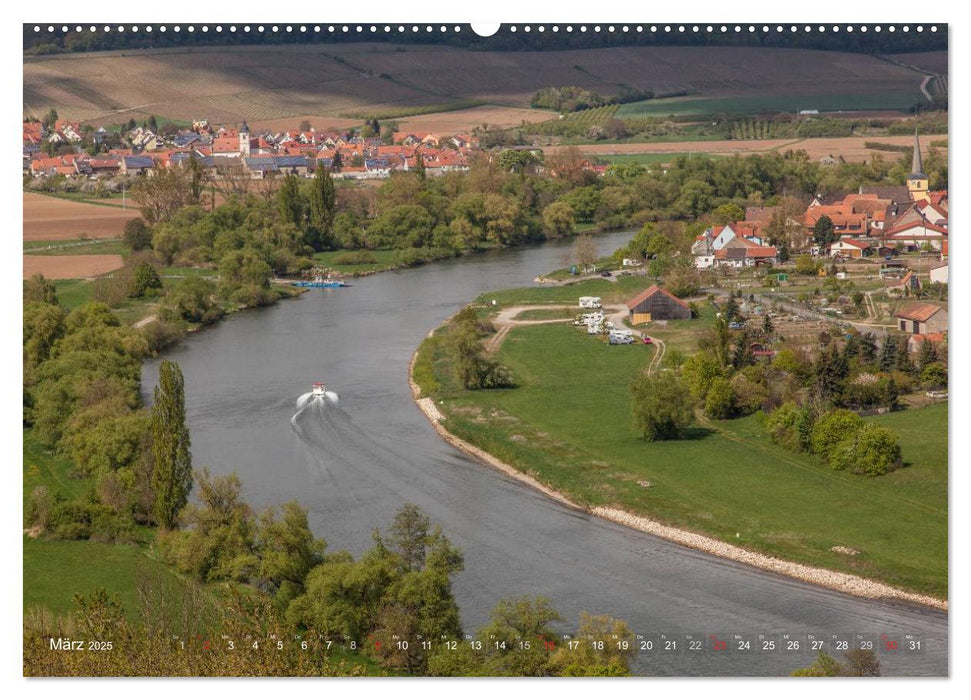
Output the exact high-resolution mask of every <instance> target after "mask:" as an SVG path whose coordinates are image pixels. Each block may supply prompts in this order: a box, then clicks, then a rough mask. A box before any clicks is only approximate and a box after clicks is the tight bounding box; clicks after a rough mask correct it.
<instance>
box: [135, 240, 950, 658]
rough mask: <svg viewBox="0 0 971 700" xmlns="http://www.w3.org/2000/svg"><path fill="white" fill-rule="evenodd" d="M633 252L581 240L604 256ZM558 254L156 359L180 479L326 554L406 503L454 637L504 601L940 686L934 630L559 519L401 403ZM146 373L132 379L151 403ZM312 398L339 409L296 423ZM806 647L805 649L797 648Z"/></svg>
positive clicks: (357, 285)
mask: <svg viewBox="0 0 971 700" xmlns="http://www.w3.org/2000/svg"><path fill="white" fill-rule="evenodd" d="M629 235H630V234H623V233H617V234H607V235H602V236H599V237H598V238H597V241H598V247H599V249H600V251H601V253H604V252H607V251H610V250H613V249H614V248H616V247H618V246H620V245H622V244H623V243H625V242H626V240H627V239H628V238H629ZM571 246H572V242H570V241H560V242H552V243H547V244H543V245H540V246H536V247H530V248H523V249H517V250H505V251H494V252H489V253H484V254H481V255H476V256H473V257H470V258H465V259H462V260H456V261H448V262H441V263H435V264H432V265H427V266H425V267H421V268H416V269H412V270H404V271H400V272H388V273H382V274H379V275H375V276H372V277H366V278H362V279H358V280H354V286H353V287H350V288H345V289H333V290H312V291H311V292H310V293H307V294H304V295H303V296H302V297H301V298H299V299H296V300H292V301H285V302H281V303H280V304H278V305H276V306H274V307H271V308H267V309H260V310H254V311H247V312H244V313H240V314H236V315H234V316H232V317H230V318H227V319H225V320H224V321H222V322H220V323H219V324H217V325H216V326H215V327H213V328H209V329H207V330H205V331H203V332H201V333H199V334H197V335H194V336H192V337H190V338H189V339H188V340H186V341H185V342H184V343H182V344H181V345H179V346H178V347H176V348H174V349H172V350H171V351H169V352H167V353H166V357H167V358H168V359H171V360H174V361H176V362H178V363H179V364H180V366H181V367H182V371H183V372H184V374H185V383H186V402H187V413H188V419H189V424H190V429H191V432H192V454H193V460H194V464H195V466H196V467H197V468H198V467H202V466H208V467H209V469H210V470H211V471H213V472H214V473H227V472H231V471H235V472H237V473H238V474H239V476H240V478H241V479H242V481H243V486H244V490H245V495H246V498H247V499H248V501H249V502H250V503H251V504H252V505H253V506H254V507H257V508H259V507H262V506H265V505H269V504H279V503H282V502H284V501H287V500H290V499H297V500H298V501H299V502H300V503H301V504H302V505H304V506H305V507H307V508H309V512H310V523H311V525H312V527H313V529H314V532H315V533H316V534H317V535H318V536H321V537H323V538H325V539H326V540H327V542H328V544H329V549H330V550H331V551H333V550H336V549H348V550H350V551H352V552H354V553H360V552H362V551H363V550H365V549H367V548H368V547H369V546H370V544H371V531H372V529H373V528H374V527H375V526H382V527H383V526H384V525H386V524H387V522H388V521H389V519H390V518H391V517H392V515H393V514H394V512H395V510H396V509H397V508H398V507H400V506H401V505H402V504H404V503H407V502H411V503H416V504H418V505H419V506H420V507H421V508H422V509H423V510H424V511H425V512H426V513H427V514H428V515H429V516H430V517H431V518H432V520H433V521H434V522H437V523H440V524H441V525H442V526H443V528H444V530H445V532H446V534H447V535H448V536H449V537H450V538H451V539H452V541H453V542H454V543H455V544H456V545H458V546H459V547H461V549H462V550H463V552H464V553H465V570H464V571H463V572H462V573H461V574H459V575H458V576H457V578H456V580H455V587H454V590H455V595H456V597H457V599H458V601H459V605H460V607H461V612H462V621H463V627H464V628H465V629H466V631H474V630H475V629H476V628H478V627H479V626H480V625H482V624H483V623H484V622H485V621H486V620H487V619H488V614H489V611H490V610H491V608H492V607H493V606H494V604H495V603H496V602H497V601H498V600H500V599H501V598H506V597H512V596H524V595H528V596H536V595H542V596H545V597H547V598H549V599H550V600H551V601H552V603H553V605H554V606H555V607H556V609H557V610H558V611H559V612H560V614H561V615H562V616H563V617H564V619H565V620H566V621H567V622H568V626H569V627H564V631H566V629H568V628H573V626H575V624H576V620H577V618H578V616H579V614H580V612H581V611H584V610H586V611H589V612H591V613H610V614H612V615H614V616H616V617H620V618H623V619H625V620H627V621H628V622H629V624H630V625H631V627H632V629H633V630H634V631H635V632H637V633H640V634H644V635H645V636H649V635H653V634H658V633H666V634H672V635H677V634H685V633H693V634H697V635H708V634H717V635H719V636H720V637H724V636H725V635H731V634H745V635H751V634H760V633H762V634H782V633H790V634H794V635H803V636H804V635H806V634H810V633H812V634H817V635H829V634H833V633H839V634H854V633H868V634H875V635H879V634H881V633H885V634H888V635H891V636H901V635H904V634H914V635H917V636H918V637H919V638H920V639H921V641H922V644H923V648H924V652H923V653H922V654H919V655H914V654H906V653H904V652H898V653H896V654H894V655H888V654H883V655H882V656H881V662H882V665H883V670H884V673H885V674H886V675H897V674H900V675H945V674H946V673H947V671H948V665H947V652H948V647H947V644H948V641H947V615H946V614H943V613H940V612H935V611H930V610H925V609H921V608H916V607H910V606H904V605H899V604H890V603H883V602H871V601H864V600H860V599H857V598H853V597H851V596H846V595H841V594H839V593H835V592H832V591H828V590H824V589H820V588H816V587H812V586H809V585H806V584H803V583H799V582H797V581H792V580H789V579H786V578H783V577H781V576H777V575H774V574H769V573H765V572H762V571H759V570H756V569H753V568H749V567H747V566H742V565H739V564H735V563H732V562H727V561H722V560H720V559H718V558H716V557H713V556H709V555H706V554H702V553H699V552H696V551H693V550H691V549H686V548H683V547H680V546H677V545H674V544H671V543H668V542H665V541H664V540H660V539H657V538H655V537H652V536H649V535H647V534H643V533H639V532H635V531H632V530H628V529H625V528H623V527H620V526H619V525H614V524H612V523H609V522H605V521H601V520H599V519H596V518H593V517H590V516H587V515H585V514H583V513H578V512H576V511H573V510H570V509H569V508H566V507H564V506H561V505H559V504H557V503H555V502H553V501H551V500H549V499H547V498H545V497H543V496H542V495H540V494H538V493H536V492H534V491H532V490H531V489H529V488H527V487H525V486H523V485H522V484H520V483H518V482H516V481H513V480H511V479H509V478H507V477H505V476H504V475H502V474H500V473H498V472H495V471H493V470H491V469H489V468H487V467H485V466H482V465H480V464H478V463H476V462H473V461H471V460H469V459H468V458H466V457H465V456H464V455H463V454H462V453H460V452H459V451H457V450H456V449H454V448H452V447H451V446H449V445H447V444H446V443H444V442H443V441H442V440H441V439H440V438H439V437H438V435H437V434H436V433H435V432H434V430H433V429H432V427H431V426H430V425H429V423H428V421H427V420H426V419H425V417H424V416H423V415H422V414H421V412H420V411H419V410H418V408H417V407H416V406H415V404H414V402H413V401H412V397H411V393H410V390H409V388H408V381H407V369H408V363H409V360H410V358H411V355H412V353H413V351H414V350H415V348H416V347H417V346H418V344H419V343H420V342H421V340H422V338H423V337H424V336H425V334H426V333H427V332H428V331H429V330H431V329H432V328H435V327H436V326H438V325H439V324H440V323H441V322H442V320H443V319H445V318H446V317H447V316H448V315H449V314H451V313H452V312H454V311H455V310H457V309H458V308H460V307H461V306H462V305H463V304H465V303H468V302H469V301H471V300H472V299H474V298H475V297H476V296H478V295H479V294H480V293H482V292H485V291H488V290H490V289H497V288H502V287H511V286H524V285H529V284H532V280H533V278H534V277H536V276H537V275H538V274H540V273H543V272H546V271H549V270H551V269H554V268H557V267H562V266H563V264H564V263H563V261H564V255H565V254H568V253H569V252H570V249H571ZM156 377H157V361H152V362H149V363H147V364H146V366H145V369H144V372H143V390H144V391H145V392H146V394H147V393H150V391H151V387H153V386H154V384H155V381H156ZM313 381H326V382H327V384H328V387H329V388H332V389H333V390H335V391H336V392H338V393H339V394H340V409H339V410H327V411H311V412H304V413H302V414H301V415H300V416H298V418H297V419H296V420H294V421H293V422H292V423H291V419H292V418H293V417H294V414H295V413H296V410H295V401H296V399H297V398H298V397H299V396H300V395H301V394H304V393H306V392H307V391H309V388H310V384H311V382H313ZM804 646H805V645H804ZM813 657H814V654H812V653H807V652H805V651H803V652H793V653H781V652H777V653H771V654H770V653H755V652H753V653H750V654H745V653H730V654H717V653H701V654H694V653H690V652H687V651H685V652H682V653H678V654H671V655H668V654H659V653H656V652H655V653H651V654H641V655H639V656H638V659H637V661H636V662H635V669H636V671H637V673H639V674H649V675H702V676H704V675H783V674H788V673H789V672H790V671H791V670H792V669H794V668H797V667H799V666H804V665H807V664H808V663H810V662H811V660H812V658H813Z"/></svg>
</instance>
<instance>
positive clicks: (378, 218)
mask: <svg viewBox="0 0 971 700" xmlns="http://www.w3.org/2000/svg"><path fill="white" fill-rule="evenodd" d="M929 158H930V156H929ZM903 167H904V166H903V165H892V164H890V163H885V162H883V161H882V160H880V159H874V160H873V161H871V162H870V163H868V164H840V165H839V166H835V167H831V168H824V167H821V166H820V165H818V164H816V163H813V162H812V161H810V160H809V159H808V157H807V156H806V155H805V153H801V152H787V153H781V154H780V153H773V154H770V155H757V156H746V157H735V158H722V159H710V158H706V157H695V158H684V157H682V158H677V159H675V162H674V163H672V164H671V165H670V166H669V167H667V168H661V167H660V166H654V165H652V166H643V165H640V164H638V163H624V164H618V165H615V166H612V167H611V168H610V169H609V170H608V172H607V175H606V176H605V177H603V178H601V177H598V176H597V175H596V174H595V173H593V172H592V171H590V170H589V169H588V168H587V167H586V165H585V159H584V158H583V156H582V155H581V153H580V151H579V150H577V149H565V150H563V151H562V152H559V153H557V154H554V155H550V156H548V157H547V158H545V160H543V159H541V158H540V157H538V156H537V155H535V154H533V153H531V152H529V151H517V150H510V151H501V152H495V151H493V152H488V153H481V154H479V155H478V156H476V157H473V158H472V162H471V164H470V171H469V172H468V173H449V174H446V175H443V176H441V177H435V178H429V177H426V176H425V174H424V171H423V168H418V169H415V170H413V171H412V172H408V173H397V174H395V175H393V176H392V177H391V178H389V179H388V180H387V181H385V182H384V183H383V184H382V185H381V186H380V187H379V188H376V189H374V188H362V187H358V186H355V185H353V184H347V185H344V184H342V185H340V186H335V183H334V182H333V181H332V178H331V176H330V173H329V172H328V171H327V170H326V169H323V168H321V169H318V170H317V171H316V173H315V175H314V177H313V178H312V179H310V180H307V179H305V178H297V177H296V176H294V175H288V176H285V177H278V178H269V179H268V180H265V181H253V180H252V179H250V178H249V177H248V175H247V174H246V173H244V172H236V171H235V169H234V168H232V167H226V168H223V169H222V170H223V171H224V172H221V173H220V174H219V176H218V177H217V178H215V179H210V177H209V175H208V174H207V173H205V172H203V171H202V169H201V168H200V166H199V165H198V164H197V162H196V161H195V160H190V161H189V162H188V164H187V165H185V166H179V167H173V168H163V169H160V172H159V174H158V175H157V176H155V177H152V178H143V179H140V180H139V181H138V183H137V184H136V185H135V186H133V188H132V196H133V197H134V199H135V201H136V202H137V203H138V204H139V206H140V208H141V210H142V212H143V216H144V218H145V221H146V222H147V223H148V225H150V226H151V227H152V242H151V245H152V247H153V248H154V249H155V251H156V252H157V253H158V254H159V256H160V257H161V258H162V259H163V260H164V261H165V262H167V263H171V262H176V263H179V264H205V265H220V264H221V263H222V261H223V259H224V258H225V256H226V255H227V254H229V253H230V252H233V251H237V252H238V251H244V252H245V253H248V255H244V257H246V258H247V259H249V260H252V259H254V258H258V259H259V260H261V261H262V262H263V263H265V264H266V265H268V266H269V268H270V269H271V270H272V271H273V272H274V273H276V274H298V273H300V272H301V271H304V270H306V269H309V267H311V266H312V261H311V257H312V256H313V254H314V253H315V252H318V251H321V250H332V249H348V250H357V249H396V250H398V251H400V252H399V255H400V259H401V260H400V262H401V263H402V264H408V263H409V262H412V263H413V262H420V261H422V260H426V259H434V258H440V257H447V256H452V255H457V254H461V253H463V252H467V251H470V250H476V249H478V248H481V247H483V246H493V245H501V246H508V245H517V244H520V243H524V242H528V241H532V240H539V239H543V238H547V237H559V236H563V235H569V234H570V233H572V232H573V229H574V227H575V224H576V223H577V222H588V223H593V224H596V225H597V226H599V227H600V228H606V229H611V228H622V227H625V226H631V225H636V226H640V225H642V224H644V223H645V222H660V221H674V222H680V224H679V225H680V226H681V227H682V228H681V230H680V231H679V232H677V233H676V234H673V235H671V234H670V232H666V237H667V238H669V239H671V241H670V242H671V243H672V245H671V246H670V248H669V249H667V250H661V249H658V250H649V251H648V250H647V249H646V248H645V251H646V252H648V253H649V254H650V255H653V256H655V257H657V256H661V255H662V254H666V255H669V256H673V255H674V254H675V253H676V252H679V251H680V252H686V249H687V247H690V241H691V240H693V238H694V236H696V235H697V234H698V233H700V231H701V230H703V229H704V228H705V227H706V226H707V225H710V224H711V223H719V222H721V223H724V222H725V221H730V220H737V219H738V218H741V216H743V215H744V206H746V205H748V204H752V203H760V202H761V203H766V204H782V205H784V206H783V208H784V209H785V211H784V212H781V213H780V215H779V217H778V221H774V222H771V223H770V225H769V227H768V233H769V238H770V239H771V242H772V243H774V244H777V245H783V247H791V246H792V245H795V244H797V243H799V241H794V240H790V239H793V238H794V237H795V236H796V235H797V232H795V231H790V230H789V228H790V227H791V226H790V221H791V220H792V218H793V215H794V214H796V213H798V211H801V210H802V208H804V203H803V202H802V200H800V198H799V197H798V196H794V195H796V194H798V193H804V194H806V195H809V194H815V193H816V192H820V191H842V190H848V189H854V188H856V187H858V186H859V185H861V184H878V183H883V184H886V183H889V182H892V181H896V179H899V178H897V177H896V176H897V175H899V174H900V173H898V172H897V171H898V170H900V169H901V168H903ZM901 172H903V171H901ZM901 177H902V175H901ZM783 192H788V193H789V195H787V196H786V197H782V196H781V195H782V193H783ZM217 195H218V198H220V199H223V200H225V202H224V203H223V204H221V205H219V206H213V205H214V202H215V201H216V199H217ZM797 210H798V211H797ZM659 240H660V239H659ZM250 291H252V290H250Z"/></svg>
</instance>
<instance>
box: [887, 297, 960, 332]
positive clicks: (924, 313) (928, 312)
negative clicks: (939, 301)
mask: <svg viewBox="0 0 971 700" xmlns="http://www.w3.org/2000/svg"><path fill="white" fill-rule="evenodd" d="M894 317H895V318H896V319H897V323H898V326H897V327H898V328H899V329H900V330H902V331H905V332H907V333H919V334H921V335H927V334H929V333H943V332H945V331H947V309H945V308H943V307H940V306H937V305H936V304H908V305H907V306H905V307H903V308H902V309H900V311H898V312H897V313H896V314H894Z"/></svg>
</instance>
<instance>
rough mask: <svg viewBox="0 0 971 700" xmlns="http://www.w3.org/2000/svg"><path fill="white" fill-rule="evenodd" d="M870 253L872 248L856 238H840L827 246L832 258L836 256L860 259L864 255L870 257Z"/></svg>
mask: <svg viewBox="0 0 971 700" xmlns="http://www.w3.org/2000/svg"><path fill="white" fill-rule="evenodd" d="M872 252H873V247H872V246H871V245H870V244H869V243H867V242H866V241H861V240H859V239H856V238H841V239H840V240H838V241H836V242H835V243H832V244H831V245H830V246H829V254H830V256H831V257H834V258H835V257H837V256H840V257H844V258H861V257H863V256H864V255H870V254H871V253H872Z"/></svg>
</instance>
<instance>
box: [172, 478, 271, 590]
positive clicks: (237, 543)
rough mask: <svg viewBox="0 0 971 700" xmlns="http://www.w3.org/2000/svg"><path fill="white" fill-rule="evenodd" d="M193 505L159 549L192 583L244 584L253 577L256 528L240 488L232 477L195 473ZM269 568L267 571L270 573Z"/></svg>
mask: <svg viewBox="0 0 971 700" xmlns="http://www.w3.org/2000/svg"><path fill="white" fill-rule="evenodd" d="M196 483H197V484H198V487H199V488H198V502H195V503H190V504H189V505H187V506H186V507H185V508H184V509H183V511H182V515H181V521H182V523H183V524H184V526H185V527H184V528H183V529H182V530H180V531H176V532H170V533H165V534H163V535H162V536H161V538H160V549H162V551H163V553H165V554H166V556H167V557H168V558H169V559H170V560H172V561H173V563H174V564H175V565H176V566H177V567H178V568H179V569H180V570H182V571H184V572H186V573H189V574H192V575H193V576H194V577H195V578H196V579H197V580H199V581H202V582H208V581H225V580H228V581H238V582H249V581H250V580H251V579H253V577H254V576H256V574H257V571H258V568H259V563H260V562H259V558H258V557H257V554H256V551H255V544H254V537H255V530H256V524H255V521H254V519H253V513H252V510H251V509H250V507H249V506H248V505H247V504H246V503H245V502H244V501H243V499H242V483H241V482H240V480H239V477H238V476H237V475H236V474H235V473H232V474H226V475H223V476H211V475H210V474H209V471H208V470H206V469H203V470H202V471H201V472H197V473H196ZM271 568H272V567H271Z"/></svg>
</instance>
